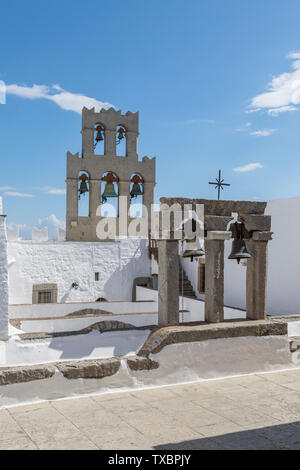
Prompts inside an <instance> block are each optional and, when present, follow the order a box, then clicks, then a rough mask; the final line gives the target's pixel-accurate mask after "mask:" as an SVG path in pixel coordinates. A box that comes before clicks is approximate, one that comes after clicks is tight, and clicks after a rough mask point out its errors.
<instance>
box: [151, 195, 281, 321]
mask: <svg viewBox="0 0 300 470" xmlns="http://www.w3.org/2000/svg"><path fill="white" fill-rule="evenodd" d="M160 202H161V204H162V205H164V207H166V206H168V207H171V206H174V204H177V205H179V206H181V208H182V210H183V208H184V206H185V205H191V206H192V208H193V210H195V209H196V205H197V204H198V205H199V204H201V205H204V213H205V217H204V233H205V262H206V283H205V320H206V322H208V323H217V322H223V321H224V241H225V240H229V239H230V238H231V237H232V233H231V231H230V230H228V225H229V223H230V221H231V220H232V219H233V216H232V214H233V213H237V214H238V221H239V222H243V223H244V224H245V227H246V229H247V231H248V233H249V236H250V239H248V240H246V243H247V247H248V249H249V252H250V254H251V256H252V257H251V258H250V259H249V260H248V263H247V283H246V297H247V299H246V303H247V312H246V316H247V319H248V320H264V319H266V315H267V305H266V291H267V245H268V241H269V240H271V239H272V232H271V231H270V230H271V217H270V216H268V215H264V212H265V208H266V202H251V201H215V200H207V199H187V198H161V199H160ZM164 210H166V209H164ZM177 245H178V241H177V243H176V241H175V240H173V239H172V237H171V239H168V240H164V241H159V240H158V247H159V281H158V284H159V299H161V300H160V302H159V306H158V314H159V320H158V322H159V324H160V325H170V324H173V325H176V324H178V323H179V300H178V298H179V291H178V278H177V275H176V269H175V262H174V266H173V265H172V266H170V265H171V264H172V262H171V259H168V253H169V251H171V252H172V253H173V252H174V253H175V252H176V250H178V248H177ZM167 259H168V261H166V260H167ZM171 292H172V294H171Z"/></svg>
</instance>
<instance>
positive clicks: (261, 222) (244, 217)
mask: <svg viewBox="0 0 300 470" xmlns="http://www.w3.org/2000/svg"><path fill="white" fill-rule="evenodd" d="M239 221H241V222H244V224H245V227H246V229H247V230H248V232H251V231H252V230H257V231H259V232H265V231H266V232H268V231H270V230H271V216H270V215H256V214H241V215H239Z"/></svg>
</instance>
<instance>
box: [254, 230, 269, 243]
mask: <svg viewBox="0 0 300 470" xmlns="http://www.w3.org/2000/svg"><path fill="white" fill-rule="evenodd" d="M272 235H273V232H253V235H252V239H253V240H255V241H258V242H259V241H269V240H272Z"/></svg>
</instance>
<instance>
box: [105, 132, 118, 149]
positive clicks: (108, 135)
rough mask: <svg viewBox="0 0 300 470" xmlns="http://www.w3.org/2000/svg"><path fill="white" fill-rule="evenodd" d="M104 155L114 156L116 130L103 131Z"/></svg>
mask: <svg viewBox="0 0 300 470" xmlns="http://www.w3.org/2000/svg"><path fill="white" fill-rule="evenodd" d="M104 134H105V140H104V155H116V153H117V151H116V130H113V131H112V130H109V129H105V132H104Z"/></svg>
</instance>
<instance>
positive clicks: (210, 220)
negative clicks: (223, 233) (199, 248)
mask: <svg viewBox="0 0 300 470" xmlns="http://www.w3.org/2000/svg"><path fill="white" fill-rule="evenodd" d="M231 220H233V217H228V216H221V215H206V216H205V217H204V229H205V230H227V226H228V224H229V222H230V221H231Z"/></svg>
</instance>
